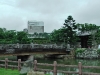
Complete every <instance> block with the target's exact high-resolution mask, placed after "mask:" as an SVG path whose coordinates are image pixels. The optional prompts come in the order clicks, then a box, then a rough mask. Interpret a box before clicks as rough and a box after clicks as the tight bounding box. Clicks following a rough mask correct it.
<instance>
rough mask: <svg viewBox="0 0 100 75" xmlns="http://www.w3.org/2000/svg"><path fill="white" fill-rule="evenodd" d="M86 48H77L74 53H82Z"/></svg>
mask: <svg viewBox="0 0 100 75" xmlns="http://www.w3.org/2000/svg"><path fill="white" fill-rule="evenodd" d="M85 50H86V49H85V48H77V49H76V50H75V53H76V54H78V53H83V52H84V51H85Z"/></svg>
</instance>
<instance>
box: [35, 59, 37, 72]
mask: <svg viewBox="0 0 100 75" xmlns="http://www.w3.org/2000/svg"><path fill="white" fill-rule="evenodd" d="M34 71H37V60H34Z"/></svg>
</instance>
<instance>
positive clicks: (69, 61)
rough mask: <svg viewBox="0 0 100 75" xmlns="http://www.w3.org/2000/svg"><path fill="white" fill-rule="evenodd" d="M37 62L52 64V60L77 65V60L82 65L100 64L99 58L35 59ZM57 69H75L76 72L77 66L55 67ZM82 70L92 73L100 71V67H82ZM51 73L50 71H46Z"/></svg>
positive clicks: (58, 74) (61, 74)
mask: <svg viewBox="0 0 100 75" xmlns="http://www.w3.org/2000/svg"><path fill="white" fill-rule="evenodd" d="M36 60H37V62H38V63H49V64H53V62H54V61H57V64H66V65H78V63H79V62H81V63H82V65H84V66H100V60H97V59H95V60H92V59H91V60H90V59H88V60H85V59H67V60H64V59H36ZM40 68H42V69H52V70H53V67H46V66H45V67H44V66H40ZM57 69H59V70H63V71H76V72H78V69H77V68H68V67H65V68H63V67H57ZM82 71H83V72H93V73H100V69H82ZM48 73H50V74H51V75H53V73H52V72H48ZM57 75H65V74H63V73H57ZM70 75H75V74H70Z"/></svg>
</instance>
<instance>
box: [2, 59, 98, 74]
mask: <svg viewBox="0 0 100 75" xmlns="http://www.w3.org/2000/svg"><path fill="white" fill-rule="evenodd" d="M1 62H3V63H4V64H2V63H1ZM10 62H11V63H16V65H9V63H10ZM23 63H24V62H21V59H18V61H11V60H8V59H7V58H5V60H0V67H4V68H5V69H7V68H12V70H13V69H18V70H19V71H20V70H21V68H22V64H23ZM32 64H34V66H33V67H34V68H33V70H34V71H42V72H45V73H46V72H53V75H57V73H64V74H71V75H72V74H78V75H100V73H93V72H84V71H83V69H84V68H85V69H92V68H93V69H100V66H83V65H82V63H81V62H79V63H78V65H64V64H57V62H56V61H54V63H53V64H48V63H38V62H37V60H34V62H33V63H32ZM40 66H44V67H46V66H49V67H52V68H53V69H45V68H43V67H40ZM39 67H40V68H39ZM58 67H63V68H74V71H66V70H65V71H64V70H59V69H58ZM75 69H77V71H76V70H75Z"/></svg>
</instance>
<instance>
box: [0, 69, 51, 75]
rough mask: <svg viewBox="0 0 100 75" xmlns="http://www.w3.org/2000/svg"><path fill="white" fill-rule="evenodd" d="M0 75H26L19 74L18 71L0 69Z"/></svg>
mask: <svg viewBox="0 0 100 75" xmlns="http://www.w3.org/2000/svg"><path fill="white" fill-rule="evenodd" d="M0 75H27V74H20V73H19V71H18V70H11V69H4V68H0ZM45 75H50V74H45Z"/></svg>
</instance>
